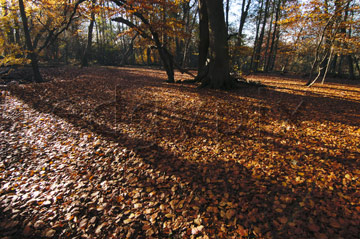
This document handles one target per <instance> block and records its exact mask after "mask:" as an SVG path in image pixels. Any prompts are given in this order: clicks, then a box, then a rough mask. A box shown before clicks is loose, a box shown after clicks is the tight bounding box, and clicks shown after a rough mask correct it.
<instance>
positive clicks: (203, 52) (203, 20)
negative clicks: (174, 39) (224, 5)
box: [198, 0, 210, 77]
mask: <svg viewBox="0 0 360 239" xmlns="http://www.w3.org/2000/svg"><path fill="white" fill-rule="evenodd" d="M199 31H200V42H199V64H198V76H199V77H200V75H201V74H203V71H204V70H205V66H206V60H207V58H208V49H209V45H210V39H209V17H208V12H207V6H206V1H205V0H200V1H199Z"/></svg>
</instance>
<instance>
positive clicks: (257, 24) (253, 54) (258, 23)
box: [250, 0, 264, 70]
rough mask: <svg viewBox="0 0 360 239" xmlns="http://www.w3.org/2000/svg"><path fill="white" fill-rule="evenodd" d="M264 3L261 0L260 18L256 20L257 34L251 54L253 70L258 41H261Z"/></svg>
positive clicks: (251, 67) (258, 16)
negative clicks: (260, 32) (260, 33)
mask: <svg viewBox="0 0 360 239" xmlns="http://www.w3.org/2000/svg"><path fill="white" fill-rule="evenodd" d="M263 5H264V0H261V4H260V8H259V13H258V15H257V18H258V19H257V21H256V34H255V41H254V48H253V53H252V55H251V61H250V69H251V70H253V69H254V61H255V53H256V49H257V45H258V41H259V31H260V24H261V19H262V12H263Z"/></svg>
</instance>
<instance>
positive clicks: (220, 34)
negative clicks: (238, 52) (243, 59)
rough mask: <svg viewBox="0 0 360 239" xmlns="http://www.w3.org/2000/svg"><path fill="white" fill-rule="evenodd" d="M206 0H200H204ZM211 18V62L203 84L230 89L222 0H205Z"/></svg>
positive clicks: (230, 80) (201, 0)
mask: <svg viewBox="0 0 360 239" xmlns="http://www.w3.org/2000/svg"><path fill="white" fill-rule="evenodd" d="M203 1H204V0H200V2H203ZM205 2H206V6H207V13H208V16H211V17H210V18H209V36H210V48H209V50H210V52H209V53H210V63H209V71H208V74H207V75H206V76H205V77H204V78H203V79H202V86H207V87H210V88H213V89H229V88H232V87H233V81H232V79H231V78H230V72H229V54H228V44H227V32H226V24H225V17H224V11H223V9H224V8H223V2H222V0H205Z"/></svg>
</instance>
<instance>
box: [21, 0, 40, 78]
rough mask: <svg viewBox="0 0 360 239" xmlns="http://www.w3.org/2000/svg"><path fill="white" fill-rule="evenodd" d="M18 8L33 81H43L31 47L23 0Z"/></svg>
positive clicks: (36, 58) (36, 57)
mask: <svg viewBox="0 0 360 239" xmlns="http://www.w3.org/2000/svg"><path fill="white" fill-rule="evenodd" d="M19 8H20V16H21V20H22V23H23V28H24V35H25V42H26V46H27V48H28V50H29V51H30V53H29V56H30V60H31V66H32V69H33V73H34V81H35V82H43V81H44V80H43V78H42V77H41V74H40V70H39V63H38V56H37V54H36V52H35V49H34V47H33V44H32V41H31V36H30V31H29V26H28V21H27V17H26V13H25V6H24V2H23V0H19Z"/></svg>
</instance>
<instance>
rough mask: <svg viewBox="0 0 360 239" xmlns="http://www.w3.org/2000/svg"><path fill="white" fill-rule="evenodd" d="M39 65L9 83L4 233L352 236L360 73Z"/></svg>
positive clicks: (356, 219) (359, 211)
mask: <svg viewBox="0 0 360 239" xmlns="http://www.w3.org/2000/svg"><path fill="white" fill-rule="evenodd" d="M48 71H50V70H48ZM45 75H47V77H48V78H51V79H52V80H51V81H49V82H47V83H44V84H29V85H19V86H14V87H12V88H11V89H10V92H11V93H9V92H5V91H3V92H2V94H1V103H2V104H1V108H2V113H1V126H0V127H1V138H0V144H1V163H0V186H1V189H0V210H1V216H0V235H1V236H2V237H3V238H215V237H217V238H242V237H243V238H284V237H285V238H333V237H334V236H336V237H338V238H357V237H358V235H359V233H360V232H359V225H360V195H359V192H360V191H359V175H360V171H359V160H360V149H359V147H358V145H359V137H360V129H359V126H360V123H359V122H360V121H359V109H360V107H359V105H360V88H359V86H356V85H341V84H338V83H328V84H325V85H319V86H315V87H313V88H306V87H303V86H302V85H303V83H304V82H302V81H301V80H298V79H291V78H280V77H265V76H254V77H253V79H254V80H256V81H260V82H262V83H264V84H266V85H269V86H271V87H269V88H244V89H239V90H234V91H230V92H221V91H216V90H205V89H203V90H198V89H196V88H195V86H193V85H187V84H186V85H184V84H167V83H165V82H164V79H165V75H164V73H163V72H161V71H157V70H144V69H138V68H101V67H92V68H85V69H78V68H57V69H54V70H52V71H50V72H45ZM177 77H178V78H181V77H182V76H180V75H177Z"/></svg>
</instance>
